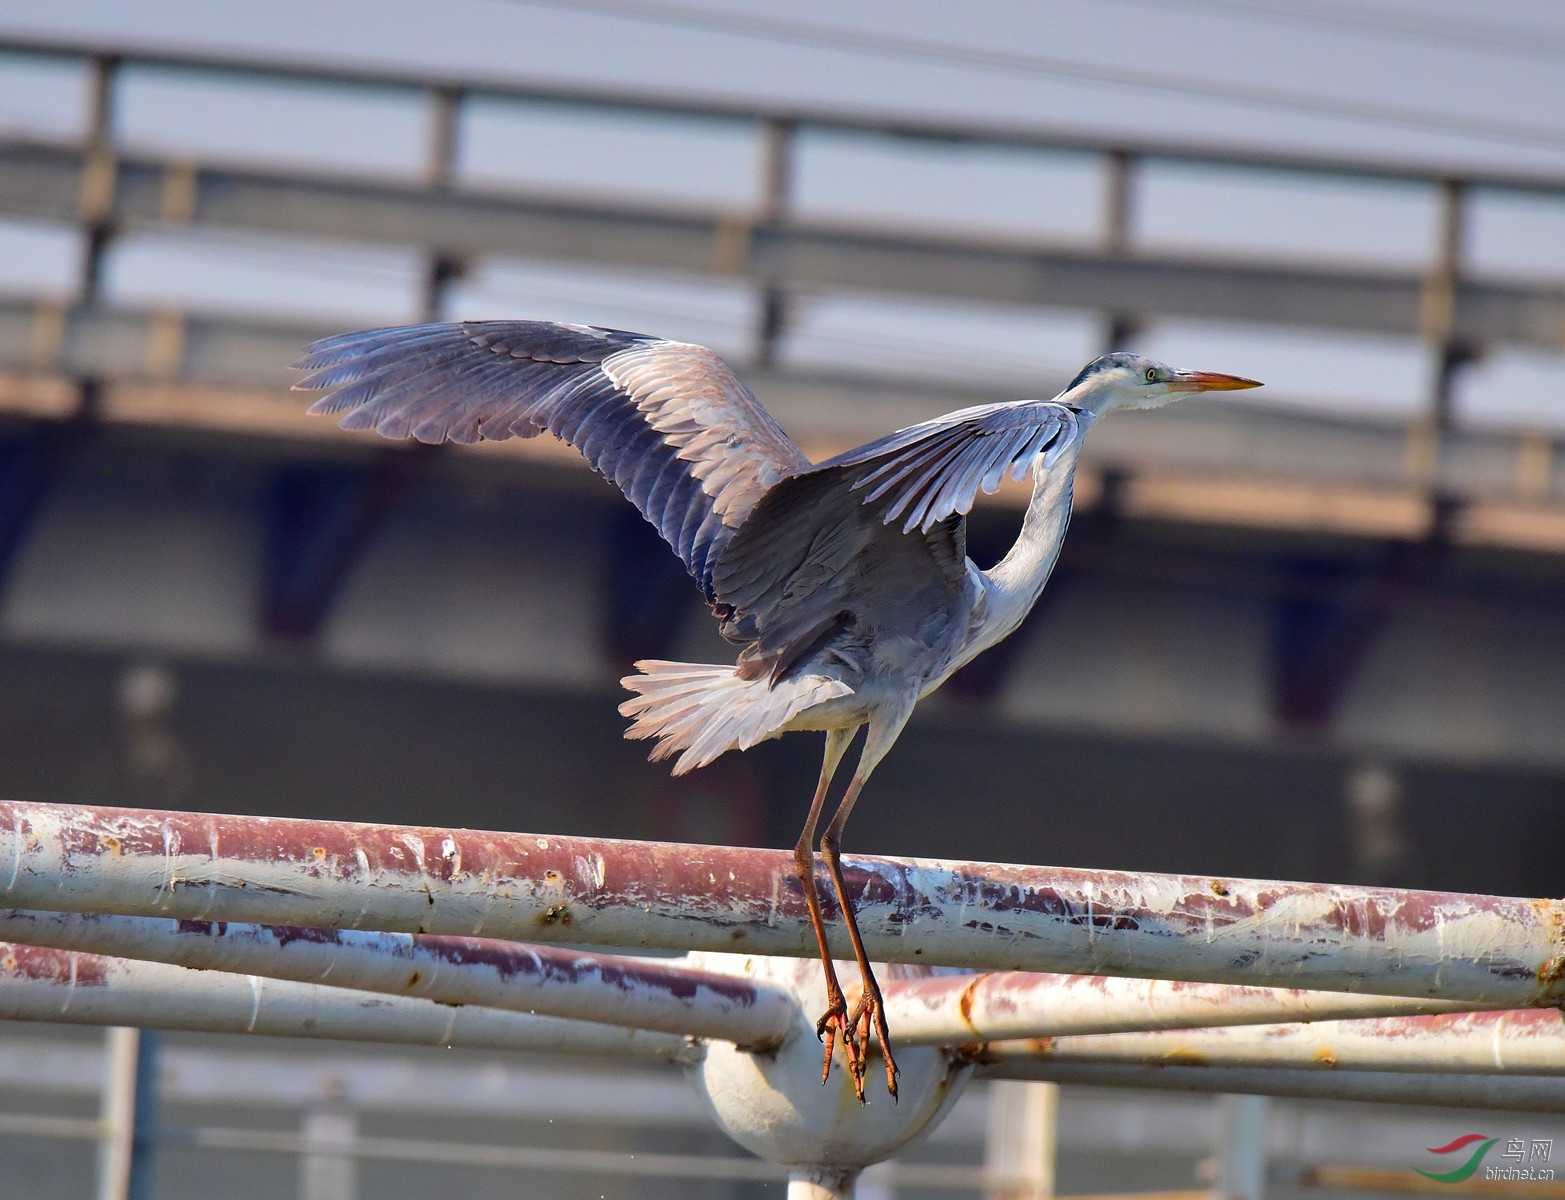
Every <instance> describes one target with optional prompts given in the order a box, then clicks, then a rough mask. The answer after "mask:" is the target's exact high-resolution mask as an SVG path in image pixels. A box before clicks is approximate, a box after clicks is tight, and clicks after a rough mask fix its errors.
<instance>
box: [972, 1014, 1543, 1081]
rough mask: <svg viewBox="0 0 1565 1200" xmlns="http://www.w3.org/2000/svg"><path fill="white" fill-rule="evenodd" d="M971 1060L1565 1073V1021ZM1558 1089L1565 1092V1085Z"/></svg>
mask: <svg viewBox="0 0 1565 1200" xmlns="http://www.w3.org/2000/svg"><path fill="white" fill-rule="evenodd" d="M974 1053H975V1055H976V1057H977V1059H978V1060H980V1061H984V1062H1002V1061H1005V1060H1006V1059H1018V1058H1020V1059H1026V1058H1037V1059H1045V1060H1052V1061H1055V1062H1067V1063H1119V1064H1125V1065H1139V1066H1148V1067H1162V1066H1210V1067H1271V1068H1278V1069H1284V1070H1339V1069H1340V1070H1346V1071H1410V1072H1426V1073H1427V1072H1436V1073H1448V1072H1452V1071H1460V1072H1463V1073H1465V1074H1474V1075H1507V1074H1511V1075H1565V1017H1562V1015H1561V1013H1560V1011H1559V1010H1558V1009H1551V1008H1529V1009H1520V1010H1517V1011H1514V1012H1471V1013H1442V1014H1436V1015H1431V1016H1418V1017H1383V1018H1379V1019H1375V1020H1364V1021H1319V1022H1316V1023H1314V1024H1308V1025H1301V1024H1285V1025H1250V1026H1235V1027H1231V1028H1219V1029H1189V1030H1183V1031H1174V1030H1164V1031H1159V1032H1152V1033H1108V1034H1095V1035H1092V1034H1089V1035H1087V1036H1085V1037H1060V1038H1036V1039H1032V1040H1030V1041H1010V1042H991V1043H989V1044H988V1045H987V1046H984V1047H982V1048H979V1049H977V1050H975V1051H974ZM1559 1086H1560V1088H1561V1090H1562V1091H1565V1084H1560V1085H1559Z"/></svg>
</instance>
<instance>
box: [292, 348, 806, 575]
mask: <svg viewBox="0 0 1565 1200" xmlns="http://www.w3.org/2000/svg"><path fill="white" fill-rule="evenodd" d="M294 366H295V367H296V368H297V369H299V370H302V371H306V372H308V374H306V375H305V377H304V378H303V379H301V380H300V381H299V382H298V383H296V384H294V388H295V390H296V391H325V392H328V393H329V394H328V395H325V396H323V397H321V398H320V399H319V400H317V401H316V402H315V403H314V404H313V405H311V407H310V411H311V412H313V413H335V412H342V413H346V415H345V416H344V417H343V419H342V426H343V428H345V429H374V430H376V431H378V432H380V433H383V434H385V435H386V436H387V437H396V438H404V437H414V438H417V439H418V440H419V441H421V442H431V443H438V442H445V441H452V442H476V441H480V440H488V441H499V440H501V439H504V438H509V437H524V438H526V437H536V436H537V435H538V434H540V433H542V432H543V431H544V430H548V431H549V432H551V433H553V434H555V435H556V436H557V437H559V438H561V439H563V440H564V441H566V442H569V443H570V444H571V445H572V446H574V447H575V448H576V449H577V450H579V451H581V453H582V455H583V456H584V457H585V458H586V459H587V461H588V462H589V463H591V464H592V466H593V467H594V468H595V469H596V470H597V471H598V472H599V473H600V474H602V475H603V476H604V477H605V478H607V479H608V480H610V481H611V482H612V483H614V484H615V485H616V486H617V487H618V488H619V489H620V490H621V491H622V492H624V493H625V495H626V497H627V498H628V499H629V500H630V501H631V502H632V503H633V504H635V506H636V507H637V508H638V509H640V510H641V514H642V516H644V517H646V518H647V520H648V521H650V522H652V524H653V525H654V526H655V527H656V528H657V531H658V532H659V533H660V534H662V535H663V538H664V540H665V541H667V542H668V544H669V545H670V546H672V547H673V548H674V551H675V552H676V553H677V554H678V555H679V557H680V558H681V559H682V560H683V561H684V564H685V566H686V568H688V569H689V571H690V573H691V574H692V575H693V576H695V578H696V580H697V581H698V582H699V583H700V584H701V586H702V588H703V589H705V591H706V593H707V595H708V597H711V596H712V594H713V591H712V572H711V567H712V563H713V561H714V560H715V559H716V557H717V555H718V553H719V552H721V550H722V549H723V547H724V546H725V545H727V544H728V540H729V539H730V538H731V537H732V536H733V534H734V532H735V530H737V529H738V528H739V527H740V526H741V525H743V524H744V522H745V520H746V519H747V518H748V517H749V515H750V513H751V511H752V510H753V509H754V507H755V505H756V503H757V502H758V501H759V500H760V498H761V497H762V496H764V495H765V494H766V493H767V491H769V490H770V489H771V488H772V487H773V486H774V485H775V484H777V483H778V482H779V481H781V480H783V479H785V478H787V477H788V476H790V475H795V474H797V473H798V472H800V471H804V470H807V469H808V468H809V465H810V461H809V459H808V458H806V457H805V456H804V454H803V452H802V451H800V449H799V448H798V447H797V446H795V445H794V444H793V442H792V441H791V440H790V439H789V437H788V435H787V434H785V433H784V432H783V431H782V429H781V428H780V427H779V426H778V424H777V422H776V421H774V420H773V419H772V417H771V414H769V413H768V412H767V411H766V410H765V409H764V408H762V407H761V403H760V401H759V400H757V399H756V398H755V396H754V395H753V394H752V393H751V392H750V390H749V389H748V388H746V387H745V386H744V384H742V383H740V382H739V380H738V379H737V378H735V376H734V374H733V372H732V371H730V370H729V369H728V366H727V365H726V364H725V363H724V362H723V360H722V359H721V358H719V357H718V356H717V355H716V354H714V353H713V352H712V351H711V350H708V349H707V348H706V347H704V346H693V345H689V344H687V343H683V342H671V341H666V340H664V339H661V338H654V337H648V336H647V335H645V334H639V333H626V332H624V331H622V330H615V329H599V328H597V327H595V326H587V325H560V324H555V323H552V322H548V321H463V322H451V323H444V324H438V325H414V326H409V327H406V328H401V329H375V330H369V331H367V332H363V333H347V334H342V335H340V336H338V337H330V338H326V339H325V340H323V341H319V342H316V343H314V344H313V345H311V346H309V347H307V348H306V350H305V356H304V357H303V358H301V359H300V360H299V361H298V362H296V363H295V364H294Z"/></svg>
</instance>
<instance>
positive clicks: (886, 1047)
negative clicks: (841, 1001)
mask: <svg viewBox="0 0 1565 1200" xmlns="http://www.w3.org/2000/svg"><path fill="white" fill-rule="evenodd" d="M848 1027H849V1029H851V1030H852V1031H853V1033H854V1034H857V1036H858V1047H859V1052H858V1074H857V1076H856V1078H855V1080H854V1087H855V1090H856V1091H857V1092H858V1096H859V1102H860V1103H863V1100H864V1070H865V1067H866V1066H867V1064H868V1061H869V1036H870V1030H871V1029H872V1028H873V1030H874V1032H875V1039H876V1040H877V1041H878V1042H879V1043H880V1053H881V1055H882V1056H883V1057H884V1058H885V1060H886V1091H888V1092H890V1093H891V1099H892V1100H893V1101H895V1100H896V1098H897V1076H898V1075H900V1074H901V1073H902V1072H901V1071H900V1070H899V1069H898V1068H897V1060H896V1059H895V1058H894V1057H892V1054H891V1032H890V1030H888V1029H887V1028H886V1004H885V1001H884V1000H883V999H882V997H881V994H880V984H879V983H877V982H876V981H875V976H874V975H872V974H870V973H869V972H867V971H866V972H865V973H864V990H863V991H862V992H860V993H859V998H858V1001H857V1002H856V1003H855V1004H854V1005H853V1011H852V1012H850V1013H849V1014H848Z"/></svg>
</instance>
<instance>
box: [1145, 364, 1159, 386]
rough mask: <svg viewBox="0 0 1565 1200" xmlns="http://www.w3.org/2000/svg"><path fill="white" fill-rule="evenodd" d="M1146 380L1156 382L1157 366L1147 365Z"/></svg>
mask: <svg viewBox="0 0 1565 1200" xmlns="http://www.w3.org/2000/svg"><path fill="white" fill-rule="evenodd" d="M1147 382H1148V383H1156V382H1157V368H1156V367H1148V368H1147Z"/></svg>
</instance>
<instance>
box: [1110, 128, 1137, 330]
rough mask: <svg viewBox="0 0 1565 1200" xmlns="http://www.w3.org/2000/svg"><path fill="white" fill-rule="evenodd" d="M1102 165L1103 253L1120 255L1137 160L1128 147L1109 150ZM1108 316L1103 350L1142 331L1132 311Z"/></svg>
mask: <svg viewBox="0 0 1565 1200" xmlns="http://www.w3.org/2000/svg"><path fill="white" fill-rule="evenodd" d="M1104 165H1105V168H1106V173H1107V178H1106V180H1105V184H1104V193H1103V238H1102V242H1103V252H1104V253H1105V254H1112V255H1115V256H1116V257H1123V256H1124V255H1127V254H1129V253H1130V242H1131V237H1132V235H1133V230H1134V225H1135V199H1136V198H1135V185H1136V166H1137V159H1136V157H1135V155H1133V154H1131V153H1130V152H1129V151H1128V150H1111V151H1109V152H1108V153H1107V154H1106V155H1105V156H1104ZM1107 317H1108V320H1107V328H1106V330H1105V333H1104V350H1105V351H1106V352H1109V351H1114V350H1123V349H1124V348H1125V346H1126V344H1127V343H1128V342H1129V341H1130V340H1131V339H1132V338H1134V337H1135V336H1136V334H1137V333H1139V332H1140V331H1141V318H1140V317H1138V316H1137V315H1136V314H1134V313H1109V314H1107Z"/></svg>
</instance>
